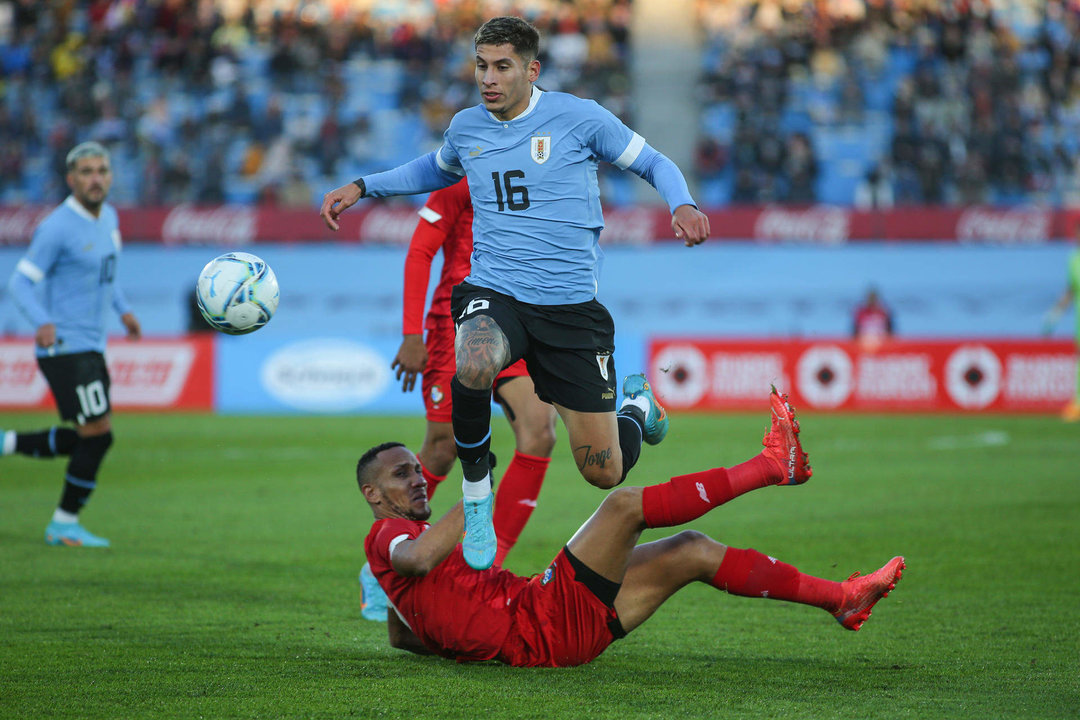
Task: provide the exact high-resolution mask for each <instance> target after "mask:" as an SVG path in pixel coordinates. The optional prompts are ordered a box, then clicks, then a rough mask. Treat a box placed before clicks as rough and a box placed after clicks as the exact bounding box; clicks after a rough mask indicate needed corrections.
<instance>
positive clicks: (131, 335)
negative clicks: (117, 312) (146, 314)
mask: <svg viewBox="0 0 1080 720" xmlns="http://www.w3.org/2000/svg"><path fill="white" fill-rule="evenodd" d="M120 322H122V323H124V328H125V329H126V330H127V336H128V340H139V339H140V338H142V326H141V325H139V319H138V318H136V317H135V314H134V313H124V314H123V315H121V316H120Z"/></svg>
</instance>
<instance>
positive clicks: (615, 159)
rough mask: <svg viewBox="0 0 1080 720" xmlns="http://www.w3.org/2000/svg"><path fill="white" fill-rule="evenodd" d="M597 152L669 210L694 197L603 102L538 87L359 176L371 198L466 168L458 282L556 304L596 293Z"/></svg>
mask: <svg viewBox="0 0 1080 720" xmlns="http://www.w3.org/2000/svg"><path fill="white" fill-rule="evenodd" d="M600 160H605V161H607V162H610V163H612V164H614V165H615V166H616V167H619V168H622V169H629V170H631V171H632V172H635V173H637V174H638V175H640V176H641V177H643V178H645V179H646V180H648V181H649V182H650V183H652V184H653V186H654V187H656V188H657V190H659V192H660V194H661V196H663V198H664V200H665V201H667V203H668V205H669V207H670V208H671V210H672V211H674V209H675V208H676V207H678V206H679V205H693V204H694V201H693V199H692V198H691V197H690V192H689V190H688V189H687V187H686V181H685V179H684V178H683V176H682V173H680V172H679V170H678V168H677V167H676V166H675V164H674V163H672V162H671V161H670V160H668V159H667V158H666V157H664V156H663V155H661V154H660V153H658V152H656V150H654V149H653V148H651V147H649V145H648V144H646V142H645V139H644V138H642V137H641V136H640V135H638V134H637V133H635V132H634V131H632V130H631V129H630V128H628V127H626V125H624V124H623V123H622V122H621V121H620V120H619V119H618V118H616V117H615V116H614V115H613V114H611V113H610V112H609V111H608V110H605V109H604V108H603V107H601V106H600V105H598V104H596V103H595V102H593V101H592V100H583V99H581V98H578V97H575V96H573V95H569V94H566V93H558V92H543V91H541V90H539V89H537V88H536V87H534V88H533V91H532V97H531V98H530V102H529V106H528V108H527V109H526V110H525V111H524V112H522V113H521V114H520V115H518V116H517V117H515V118H514V119H513V120H506V121H502V120H499V119H497V118H496V117H495V116H494V115H492V114H491V113H490V112H488V111H487V109H486V108H484V106H483V105H476V106H474V107H471V108H468V109H466V110H462V111H461V112H459V113H457V115H455V116H454V119H453V120H452V121H451V122H450V127H449V128H448V129H447V131H446V133H445V135H444V142H443V146H442V147H441V148H440V149H439V150H438V151H437V152H436V153H433V157H431V158H428V157H425V158H419V159H418V160H416V161H413V162H412V163H409V164H408V165H404V166H402V167H400V168H397V169H395V170H392V171H390V172H387V173H379V174H377V175H373V176H369V177H365V178H364V181H365V184H366V186H367V195H369V196H373V197H379V196H384V195H395V194H404V193H408V192H425V191H428V190H432V189H434V188H435V187H441V186H444V185H447V184H451V183H453V182H456V181H457V180H458V179H460V177H461V176H467V177H468V179H469V191H470V194H471V195H472V203H473V209H474V215H473V255H472V273H471V274H470V275H469V276H468V278H466V280H468V282H470V283H473V284H475V285H479V286H481V287H485V288H490V289H492V290H497V291H498V292H501V293H505V294H507V295H510V296H512V297H514V298H517V299H518V300H521V301H523V302H527V303H532V304H536V305H561V304H569V303H580V302H586V301H589V300H592V299H593V298H595V297H596V294H597V280H598V277H599V274H600V265H601V260H602V252H601V250H600V245H599V237H600V230H601V229H602V228H603V227H604V216H603V212H602V210H601V207H600V187H599V184H598V183H597V179H596V170H597V164H598V162H599V161H600Z"/></svg>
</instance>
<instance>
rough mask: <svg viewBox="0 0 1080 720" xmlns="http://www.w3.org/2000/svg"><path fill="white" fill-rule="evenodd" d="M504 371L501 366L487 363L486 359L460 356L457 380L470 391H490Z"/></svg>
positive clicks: (458, 358)
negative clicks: (496, 378) (500, 373)
mask: <svg viewBox="0 0 1080 720" xmlns="http://www.w3.org/2000/svg"><path fill="white" fill-rule="evenodd" d="M501 370H502V366H501V365H496V364H491V363H487V362H485V360H484V358H478V357H470V356H466V357H465V358H464V359H463V358H462V356H461V355H460V354H459V355H458V357H457V379H458V382H460V383H461V384H462V385H464V386H465V387H467V388H469V389H470V390H488V389H490V388H491V386H492V385H494V384H495V376H496V375H498V374H499V372H500V371H501Z"/></svg>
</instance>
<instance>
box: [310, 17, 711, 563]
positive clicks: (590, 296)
mask: <svg viewBox="0 0 1080 720" xmlns="http://www.w3.org/2000/svg"><path fill="white" fill-rule="evenodd" d="M473 44H474V46H475V50H476V83H477V86H478V87H479V89H480V96H481V100H482V102H481V103H480V104H479V105H476V106H474V107H471V108H467V109H465V110H462V111H461V112H459V113H458V114H457V115H455V116H454V118H453V120H452V121H451V122H450V127H449V128H448V129H447V131H446V134H445V136H444V142H443V145H442V147H441V148H439V150H437V151H435V152H432V153H429V154H427V155H424V156H422V157H420V158H417V159H416V160H413V161H411V162H409V163H406V164H405V165H402V166H400V167H397V168H395V169H393V170H389V171H387V172H382V173H376V174H373V175H368V176H365V177H362V178H360V179H358V180H356V181H354V182H352V183H349V184H348V185H344V186H342V187H340V188H337V189H336V190H332V191H330V192H329V193H327V194H326V195H325V196H324V198H323V204H322V208H321V215H322V217H323V220H324V221H325V222H326V224H327V225H328V226H329V227H330V228H332V229H334V230H336V229H337V228H338V223H337V218H338V217H339V216H340V214H341V213H342V212H343V211H344V210H345V209H347V208H349V207H351V206H352V205H353V204H355V203H356V202H357V201H358V200H360V199H361V198H363V197H387V196H392V195H407V194H413V193H424V192H430V191H432V190H436V189H438V188H441V187H446V186H448V185H451V184H453V183H455V182H457V181H458V180H459V179H460V178H461V177H463V176H464V177H467V178H468V181H469V188H470V193H471V196H472V204H473V208H474V219H473V255H472V272H471V273H470V275H469V276H468V277H467V278H466V279H465V281H464V282H462V283H461V284H460V285H458V286H457V287H456V288H455V289H454V294H453V298H452V311H453V314H454V319H455V322H456V323H457V337H456V340H455V355H456V357H457V375H456V376H455V378H454V380H453V382H452V383H451V392H452V394H453V395H452V399H453V408H454V409H453V418H452V419H453V427H454V438H455V442H456V444H457V447H458V457H459V459H460V460H461V465H462V470H463V472H464V476H465V478H464V482H463V491H464V496H465V533H466V535H465V540H464V543H463V545H464V551H465V559H466V561H467V562H468V563H469V564H470V565H471V566H472V567H474V568H477V569H483V568H486V567H489V566H490V565H491V564H492V561H493V559H494V556H495V545H496V542H495V534H494V530H493V529H492V527H491V498H492V493H491V482H490V472H489V468H488V467H487V457H488V448H489V446H490V441H491V432H490V423H491V407H490V397H491V385H492V382H493V380H494V378H495V376H496V375H497V374H498V373H499V372H500V371H501V370H502V369H503V368H505V367H506V366H508V365H509V364H510V363H512V362H515V361H517V360H518V359H520V358H522V357H523V358H525V361H526V364H527V365H528V369H529V374H530V375H531V376H532V377H533V381H534V384H535V386H536V392H537V395H539V396H540V399H541V400H544V401H545V402H550V403H552V404H554V406H555V408H556V409H557V410H558V412H559V415H560V416H561V417H562V419H563V423H564V424H565V425H566V428H567V432H568V435H569V438H570V445H571V448H572V450H573V454H574V459H575V461H576V462H577V465H578V468H579V470H580V471H581V474H582V475H583V476H584V477H585V479H586V480H588V481H589V482H590V483H592V484H593V485H596V486H597V487H601V488H612V487H614V486H616V485H618V484H619V483H620V482H622V480H623V479H625V477H626V473H627V472H628V471H629V470H630V468H631V467H632V466H633V465H634V463H635V462H636V461H637V458H638V456H639V454H640V451H641V443H642V440H643V439H644V441H645V442H648V443H650V444H656V443H658V442H660V441H661V440H662V439H663V437H664V435H665V434H666V432H667V423H668V420H667V416H666V414H665V412H664V409H663V408H662V407H660V405H659V404H658V403H657V402H656V399H655V398H654V397H653V394H652V391H651V389H650V388H649V384H648V383H647V382H646V381H645V377H644V376H643V375H631V376H629V377H627V378H626V380H625V381H624V383H623V388H622V394H623V396H624V399H623V402H622V406H621V407H620V408H619V411H618V413H616V405H615V402H616V400H615V398H616V392H615V384H616V375H615V368H614V363H613V362H612V358H611V354H612V352H613V351H614V349H615V328H614V324H613V323H612V320H611V315H610V314H609V313H608V311H607V309H606V308H604V306H603V305H601V304H600V303H599V302H598V301H597V300H596V295H597V291H598V287H597V280H598V277H599V272H600V263H601V256H602V254H601V251H600V247H599V242H598V240H599V237H600V231H601V230H602V229H603V226H604V218H603V213H602V211H601V208H600V193H599V186H598V184H597V180H596V170H597V164H598V162H599V161H600V160H604V161H606V162H610V163H612V164H614V165H615V166H617V167H619V168H622V169H627V170H630V171H632V172H634V173H636V174H637V175H639V176H641V177H642V178H644V179H645V180H647V181H648V182H649V183H650V184H652V185H653V186H654V187H655V188H656V189H657V191H658V192H659V193H660V195H661V196H662V197H663V199H664V201H665V202H666V203H667V204H668V207H669V208H670V210H671V213H672V228H673V230H674V232H675V237H677V238H680V239H682V240H683V241H684V242H685V244H686V245H688V246H692V245H697V244H698V243H701V242H703V241H704V240H705V239H706V238H707V237H708V234H709V221H708V218H707V217H706V216H705V215H704V214H703V213H701V212H700V211H698V209H697V207H696V205H695V204H694V200H693V198H692V197H691V196H690V192H689V190H688V189H687V186H686V180H685V179H684V178H683V175H682V173H681V172H680V171H679V169H678V167H676V166H675V164H674V163H673V162H671V161H670V160H669V159H668V158H666V157H665V156H664V155H662V154H661V153H659V152H657V151H656V150H654V149H653V148H652V147H650V146H649V145H648V144H647V143H646V142H645V140H644V138H642V137H641V136H640V135H638V134H637V133H635V132H634V131H632V130H630V129H629V128H628V127H626V126H625V125H624V124H623V123H622V122H620V121H619V119H618V118H616V117H615V116H614V115H612V114H611V113H610V112H608V111H607V110H605V109H604V108H602V107H601V106H600V105H598V104H596V103H595V102H593V101H591V100H583V99H580V98H577V97H574V96H573V95H568V94H565V93H557V92H544V91H542V90H540V89H539V88H538V87H536V85H535V83H536V81H537V79H538V77H539V73H540V63H539V62H538V61H537V59H536V58H537V55H538V54H539V49H540V35H539V33H538V32H537V31H536V29H535V28H533V27H532V26H531V25H530V24H529V23H527V22H525V21H524V20H522V19H520V18H516V17H498V18H494V19H492V20H489V21H488V22H486V23H484V25H483V26H482V27H481V28H480V29H479V30H478V31H477V33H476V36H475V38H474V41H473ZM639 281H640V282H642V283H646V282H647V278H642V279H640V280H639Z"/></svg>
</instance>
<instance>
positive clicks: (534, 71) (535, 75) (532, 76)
mask: <svg viewBox="0 0 1080 720" xmlns="http://www.w3.org/2000/svg"><path fill="white" fill-rule="evenodd" d="M527 77H528V78H529V82H533V83H534V82H536V81H537V80H538V79H539V78H540V61H539V60H533V61H531V62H530V63H529V67H528V69H527Z"/></svg>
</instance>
